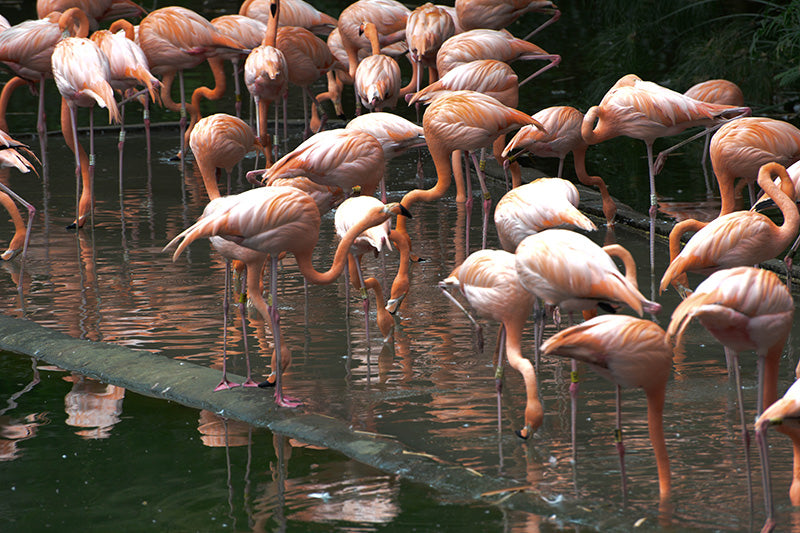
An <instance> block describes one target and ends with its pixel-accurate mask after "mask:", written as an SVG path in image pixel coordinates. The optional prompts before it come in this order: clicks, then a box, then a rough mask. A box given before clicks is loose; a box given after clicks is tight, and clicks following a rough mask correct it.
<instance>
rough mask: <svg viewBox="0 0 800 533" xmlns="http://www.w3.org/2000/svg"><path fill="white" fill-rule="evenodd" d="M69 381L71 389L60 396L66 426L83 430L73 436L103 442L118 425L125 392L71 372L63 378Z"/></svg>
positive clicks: (122, 389) (114, 386)
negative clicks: (62, 398)
mask: <svg viewBox="0 0 800 533" xmlns="http://www.w3.org/2000/svg"><path fill="white" fill-rule="evenodd" d="M64 381H69V382H72V389H71V390H70V391H69V392H68V393H67V395H66V396H64V410H65V411H66V413H67V420H66V424H67V425H68V426H72V427H76V428H85V429H81V430H79V431H76V432H75V434H76V435H79V436H81V437H83V438H85V439H106V438H108V437H110V436H111V428H112V427H113V426H114V424H116V423H117V422H119V420H120V418H119V415H120V414H122V400H123V399H124V398H125V389H124V388H122V387H117V386H116V385H106V384H103V383H100V382H99V381H96V380H93V379H90V378H87V377H84V376H81V375H80V374H76V373H74V372H73V373H72V374H71V375H69V376H66V377H65V378H64Z"/></svg>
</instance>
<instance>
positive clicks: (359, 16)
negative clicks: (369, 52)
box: [338, 0, 411, 78]
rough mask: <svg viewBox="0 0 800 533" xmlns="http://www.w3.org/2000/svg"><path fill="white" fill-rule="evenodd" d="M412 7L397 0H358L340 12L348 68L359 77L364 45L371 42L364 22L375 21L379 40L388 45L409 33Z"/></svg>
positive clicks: (340, 31) (402, 38)
mask: <svg viewBox="0 0 800 533" xmlns="http://www.w3.org/2000/svg"><path fill="white" fill-rule="evenodd" d="M410 14H411V10H410V9H408V8H407V7H406V6H404V5H403V4H401V3H400V2H397V1H396V0H357V1H356V2H353V3H352V4H350V5H349V6H347V7H346V8H344V9H343V10H342V12H341V13H340V14H339V23H338V29H339V36H340V37H341V40H342V46H343V47H344V49H345V51H346V52H347V71H348V74H349V75H350V77H351V78H355V75H356V68H357V67H358V63H359V57H358V53H359V50H360V49H363V48H367V49H368V48H369V47H370V46H371V43H370V41H369V40H368V37H367V36H366V35H364V34H363V33H362V32H361V31H360V28H361V24H362V23H364V22H365V21H366V22H371V23H372V24H374V25H375V29H376V31H377V34H378V41H379V43H380V45H381V46H387V45H389V44H392V43H396V42H398V41H402V40H404V39H405V37H406V22H407V21H408V16H409V15H410Z"/></svg>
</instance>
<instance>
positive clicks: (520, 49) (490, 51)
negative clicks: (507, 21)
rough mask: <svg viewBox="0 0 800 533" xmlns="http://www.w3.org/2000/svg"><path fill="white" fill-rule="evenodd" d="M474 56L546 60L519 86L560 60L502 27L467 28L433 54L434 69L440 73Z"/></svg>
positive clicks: (476, 57) (510, 59)
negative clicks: (499, 28)
mask: <svg viewBox="0 0 800 533" xmlns="http://www.w3.org/2000/svg"><path fill="white" fill-rule="evenodd" d="M476 59H497V60H498V61H503V62H504V63H511V62H512V61H518V60H528V59H537V60H542V61H549V63H548V64H547V65H545V66H543V67H542V68H540V69H539V70H537V71H536V72H534V73H533V74H531V75H530V76H528V77H527V78H525V79H524V80H523V81H521V82H520V86H522V85H525V84H526V83H527V82H529V81H530V80H532V79H533V78H535V77H537V76H538V75H540V74H542V73H543V72H545V71H547V70H550V69H551V68H553V67H555V66H557V65H558V64H559V63H560V62H561V56H560V55H558V54H548V53H547V52H546V51H544V50H543V49H542V48H540V47H539V46H536V45H535V44H533V43H530V42H528V41H525V40H523V39H518V38H516V37H514V36H513V35H511V34H510V33H509V32H507V31H505V30H486V29H479V30H469V31H465V32H463V33H457V34H455V35H453V36H452V37H450V38H449V39H447V40H446V41H445V42H444V43H443V44H442V46H441V48H439V53H438V54H437V55H436V69H437V70H438V72H439V76H444V75H445V74H447V73H448V72H449V71H450V70H452V69H453V68H455V67H456V66H458V65H460V64H462V63H469V62H470V61H475V60H476Z"/></svg>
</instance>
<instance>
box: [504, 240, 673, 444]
mask: <svg viewBox="0 0 800 533" xmlns="http://www.w3.org/2000/svg"><path fill="white" fill-rule="evenodd" d="M612 255H613V256H616V257H618V258H620V259H621V260H622V261H623V263H624V265H625V276H624V277H623V275H622V274H621V273H620V271H619V269H618V268H617V266H616V265H615V264H614V261H613V260H612V259H611V256H612ZM516 266H517V274H519V279H520V282H521V283H522V286H523V287H525V288H526V289H528V290H529V291H531V292H532V293H533V294H535V295H536V296H537V297H539V298H541V299H542V300H543V301H544V302H545V303H546V304H548V305H552V306H558V308H559V309H560V310H561V311H562V312H566V313H570V316H571V313H572V312H574V311H589V312H592V311H594V310H595V309H596V308H598V307H600V308H602V309H606V310H610V311H612V312H613V311H614V310H615V309H616V307H617V306H619V305H620V304H626V305H628V306H629V307H630V308H631V309H633V310H634V311H635V312H636V313H637V314H638V315H639V316H641V315H642V313H643V312H645V311H646V312H648V313H658V312H659V311H660V310H661V306H660V305H659V304H658V303H656V302H651V301H650V300H648V299H646V298H645V297H644V296H643V295H642V293H641V292H639V289H638V288H637V283H636V264H635V263H634V261H633V257H632V256H631V255H630V253H629V252H628V251H627V250H626V249H625V248H623V247H622V246H620V245H609V246H605V247H603V248H601V247H600V246H598V245H597V244H595V243H594V242H592V241H591V240H590V239H589V238H588V237H585V236H583V235H581V234H580V233H576V232H574V231H570V230H565V229H557V228H556V229H549V230H547V231H542V232H539V233H536V234H534V235H530V236H528V237H526V238H525V239H523V240H522V242H521V243H520V244H519V246H517V250H516ZM577 370H578V369H577V362H573V365H572V383H571V384H570V396H571V404H572V409H571V415H572V416H571V419H572V422H571V425H572V445H573V446H572V453H573V456H574V455H575V453H576V448H575V426H576V424H577V394H578V375H577Z"/></svg>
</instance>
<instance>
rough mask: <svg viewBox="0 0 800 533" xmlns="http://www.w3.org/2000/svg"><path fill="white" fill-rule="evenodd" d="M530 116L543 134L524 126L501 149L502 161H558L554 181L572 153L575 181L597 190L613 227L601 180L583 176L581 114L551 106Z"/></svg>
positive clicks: (613, 209) (610, 203) (611, 206)
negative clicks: (529, 156)
mask: <svg viewBox="0 0 800 533" xmlns="http://www.w3.org/2000/svg"><path fill="white" fill-rule="evenodd" d="M531 116H532V117H533V118H535V119H536V120H538V121H539V122H540V123H541V124H542V125H543V126H544V128H545V130H546V132H542V131H541V130H539V129H537V128H534V127H533V126H523V127H522V128H520V130H519V131H518V132H517V134H516V135H514V137H513V138H512V139H511V140H510V141H509V142H508V144H507V145H506V147H505V148H504V149H503V152H502V154H501V155H502V157H503V158H507V160H508V161H512V162H513V161H514V160H516V159H517V158H518V157H519V156H520V155H521V154H522V153H525V152H529V153H531V154H532V155H534V156H536V157H557V158H558V174H557V177H559V178H560V177H561V176H562V171H563V169H564V158H565V157H566V156H567V154H568V153H570V152H572V160H573V165H574V167H575V174H576V176H577V177H578V181H580V182H581V183H583V184H584V185H586V186H589V187H597V189H599V191H600V196H601V198H602V202H603V214H604V215H605V217H606V222H607V223H608V225H609V226H611V225H613V224H614V216H615V215H616V213H617V204H616V203H615V202H614V199H613V198H612V197H611V194H609V192H608V187H607V186H606V183H605V181H603V178H601V177H600V176H590V175H589V173H588V172H586V149H587V148H588V146H589V145H588V144H587V143H586V141H584V140H583V136H581V125H582V124H583V113H581V112H580V111H578V110H577V109H575V108H574V107H570V106H554V107H547V108H545V109H542V110H541V111H538V112H536V113H534V114H533V115H531ZM515 150H516V151H515ZM512 151H515V152H514V154H513V155H511V156H509V154H511V152H512Z"/></svg>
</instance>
